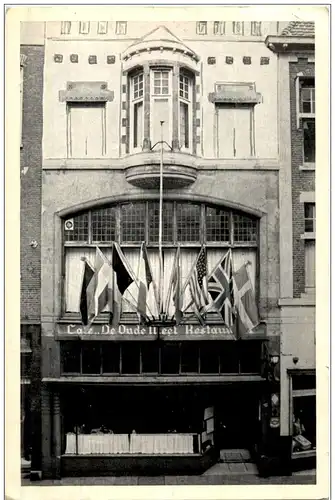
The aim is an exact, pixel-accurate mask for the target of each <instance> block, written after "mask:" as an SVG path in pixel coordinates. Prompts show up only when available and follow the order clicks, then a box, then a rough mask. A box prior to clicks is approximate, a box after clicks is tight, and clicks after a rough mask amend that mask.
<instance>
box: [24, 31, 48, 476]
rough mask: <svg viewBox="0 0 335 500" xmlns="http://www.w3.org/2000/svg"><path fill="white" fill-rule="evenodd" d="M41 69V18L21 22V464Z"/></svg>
mask: <svg viewBox="0 0 335 500" xmlns="http://www.w3.org/2000/svg"><path fill="white" fill-rule="evenodd" d="M43 71H44V30H43V23H23V24H22V29H21V47H20V77H21V81H20V103H21V117H20V122H21V127H20V148H21V151H20V152H21V155H20V156H21V158H20V170H21V176H20V178H21V183H20V188H21V214H20V218H21V248H20V250H21V267H20V276H21V458H22V459H23V460H24V462H25V465H26V466H29V465H30V462H31V460H32V451H33V449H34V450H36V451H37V460H38V454H39V452H38V450H39V448H40V445H39V443H40V436H41V426H40V398H39V394H40V385H39V382H40V367H41V359H40V346H41V199H42V198H41V197H42V129H43ZM33 443H34V446H33ZM35 459H36V457H34V459H33V460H32V461H33V462H34V461H35ZM38 467H39V468H40V465H39V466H38Z"/></svg>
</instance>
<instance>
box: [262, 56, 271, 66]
mask: <svg viewBox="0 0 335 500" xmlns="http://www.w3.org/2000/svg"><path fill="white" fill-rule="evenodd" d="M269 63H270V58H269V57H261V66H263V65H265V64H269Z"/></svg>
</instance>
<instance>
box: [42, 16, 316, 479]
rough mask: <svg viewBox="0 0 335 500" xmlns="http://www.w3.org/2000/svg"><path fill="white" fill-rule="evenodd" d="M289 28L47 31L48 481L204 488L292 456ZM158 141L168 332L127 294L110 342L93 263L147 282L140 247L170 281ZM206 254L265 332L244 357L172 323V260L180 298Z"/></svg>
mask: <svg viewBox="0 0 335 500" xmlns="http://www.w3.org/2000/svg"><path fill="white" fill-rule="evenodd" d="M286 24H287V23H286ZM281 30H282V27H281V23H277V22H265V23H263V22H262V23H260V22H223V21H214V22H205V21H199V22H197V23H193V22H185V23H173V22H167V23H164V24H162V23H149V22H146V23H140V22H125V21H117V22H109V21H101V22H70V21H68V22H59V23H57V22H53V23H51V22H50V23H46V27H45V63H44V79H43V144H42V146H43V158H42V171H41V172H40V174H41V182H42V200H41V210H40V214H41V262H42V265H41V352H42V360H41V391H40V401H41V433H40V435H41V442H42V444H41V448H40V457H41V460H40V464H39V466H38V465H36V467H35V468H34V470H35V471H36V472H37V473H38V475H42V476H43V477H46V478H47V477H59V476H62V475H92V474H93V475H94V474H97V473H99V474H112V473H121V470H123V471H124V472H125V473H127V472H128V473H129V471H130V470H131V471H132V473H134V471H139V472H141V473H148V472H149V471H151V472H152V471H153V470H155V471H157V469H160V470H161V469H164V470H165V471H166V470H168V469H170V470H174V471H179V472H180V471H184V472H185V471H193V473H196V472H197V471H202V470H204V469H206V468H208V467H209V466H210V464H212V463H213V462H215V461H217V460H218V459H219V457H220V452H221V450H222V449H225V448H249V449H251V450H257V456H258V457H259V458H261V460H260V463H265V462H270V461H272V462H273V459H275V461H276V460H277V462H276V463H278V464H279V463H280V461H282V462H283V461H284V462H286V463H287V457H288V455H289V456H290V458H291V448H290V447H289V445H288V441H289V438H290V431H289V430H285V426H284V424H283V423H282V417H283V415H284V414H285V412H286V413H288V412H289V408H288V403H287V398H288V397H287V394H288V392H286V390H285V389H283V387H281V385H280V384H281V379H283V380H284V384H285V387H286V386H287V380H288V377H290V376H291V375H290V373H291V372H290V371H289V370H290V367H289V366H288V364H287V361H286V358H285V354H286V353H287V352H288V351H287V350H285V349H288V347H285V346H286V345H287V344H285V342H286V341H285V342H284V341H283V336H284V334H285V335H286V333H287V335H288V338H289V336H290V332H285V333H283V332H284V330H285V328H286V329H287V328H288V326H287V323H284V321H283V320H284V318H287V317H288V316H289V314H290V313H289V312H287V311H291V314H292V307H293V306H292V305H291V302H292V303H293V302H294V300H296V298H297V296H296V295H293V281H294V280H295V277H293V275H292V276H291V275H290V273H291V274H292V273H293V271H292V270H293V261H294V260H293V258H292V259H291V260H292V266H291V268H290V267H289V265H288V264H289V263H287V261H285V262H284V260H283V259H284V258H288V259H289V257H283V255H284V253H285V250H286V249H285V248H283V246H282V245H283V235H282V231H284V232H285V231H288V230H287V213H291V216H290V217H292V213H293V212H294V210H293V209H292V203H293V201H292V199H293V198H291V192H292V193H293V192H294V193H295V195H296V191H294V190H293V184H294V182H296V181H293V177H294V175H296V176H297V169H298V171H299V166H298V167H296V166H295V167H294V168H295V170H294V168H293V160H292V169H291V157H290V155H289V154H288V152H287V151H288V150H287V149H285V148H283V147H282V146H281V141H282V140H283V134H284V135H285V134H286V136H285V138H286V139H287V140H288V141H289V142H290V141H291V137H290V134H289V133H288V132H287V130H288V129H287V127H286V128H285V126H284V120H285V119H286V120H287V119H288V122H287V123H291V119H290V117H291V115H290V112H291V111H290V110H289V111H287V107H288V102H286V101H285V106H284V107H283V108H282V109H281V105H280V104H281V103H282V102H284V100H285V96H286V97H288V96H289V92H290V91H291V90H290V86H289V82H290V81H291V80H290V78H292V81H293V79H294V77H293V76H292V77H291V76H289V75H291V73H290V72H294V71H295V69H297V68H298V66H297V68H296V67H295V66H288V63H287V75H288V76H287V79H286V80H285V81H284V80H283V79H282V77H281V72H282V68H281V65H284V63H283V62H282V59H281V57H279V56H278V55H277V53H276V52H275V51H274V50H273V48H272V47H271V46H270V45H269V44H267V43H265V42H266V40H268V37H269V36H270V35H271V36H272V35H275V36H278V34H279V33H281ZM290 64H291V63H290ZM297 64H299V62H298V63H297ZM289 68H290V69H289ZM298 71H303V70H302V69H299V68H298ZM292 75H293V73H292ZM278 81H279V82H281V83H279V85H278ZM286 84H287V85H288V86H287V87H286V86H285V85H286ZM285 110H286V111H287V114H286V115H285V116H283V115H282V114H283V113H284V112H285ZM292 113H293V111H292ZM162 122H163V123H162ZM292 127H293V125H292ZM55 130H56V131H57V132H56V133H55ZM292 137H293V128H292ZM298 138H299V139H300V140H301V138H300V136H299V137H298ZM298 138H297V140H298ZM161 141H163V153H162V154H163V158H164V161H163V165H164V167H163V180H164V186H163V187H164V190H163V257H164V262H163V265H164V284H163V297H164V299H166V302H167V307H166V311H165V312H166V320H165V321H161V322H160V323H157V324H155V325H154V326H151V327H143V326H142V325H139V324H138V318H137V315H136V314H135V313H134V311H133V309H132V308H131V307H130V303H131V300H130V299H131V298H132V294H133V293H135V291H134V290H132V289H131V287H129V290H128V291H127V292H126V293H125V299H126V300H125V301H124V304H123V311H122V316H121V323H120V326H119V327H118V328H116V329H111V327H110V326H109V325H108V311H107V310H106V312H104V313H102V314H101V315H100V317H99V318H98V319H97V320H96V321H95V322H94V324H93V326H92V328H91V330H90V332H89V333H88V334H85V332H84V330H83V326H82V324H81V317H80V313H79V310H80V294H81V287H82V279H83V270H84V261H83V259H84V258H85V259H86V260H87V261H89V262H90V263H91V264H92V265H93V266H94V258H95V257H94V256H95V249H96V247H97V246H98V247H99V248H100V250H101V251H103V253H104V254H105V255H106V257H107V258H109V257H110V256H111V249H112V245H113V242H117V243H119V244H120V245H121V247H122V250H123V252H124V254H125V256H126V258H127V259H128V261H129V263H130V265H131V267H132V268H133V269H134V270H135V271H136V269H137V263H138V258H139V252H140V246H141V243H142V242H143V241H144V242H145V243H146V245H147V248H148V255H149V259H150V262H151V266H152V270H153V275H154V278H155V279H156V281H157V280H158V269H159V253H158V232H159V210H158V209H159V168H160V161H161V151H160V150H161ZM292 145H293V140H292ZM292 147H293V146H292ZM285 155H286V156H285ZM295 161H298V160H297V158H296V159H295ZM291 171H292V182H291V183H290V184H289V186H292V191H290V189H291V188H290V187H289V186H288V185H287V184H286V183H285V179H287V176H288V175H290V172H291ZM293 171H294V172H295V174H294V175H293ZM305 173H306V175H309V174H310V172H304V171H302V172H301V174H302V175H303V174H305ZM297 189H298V187H295V190H297ZM283 190H284V194H283V192H282V191H283ZM288 193H289V194H288ZM292 196H293V194H292ZM285 197H286V198H285ZM285 200H286V201H285ZM288 200H289V203H288ZM286 202H287V203H286ZM294 203H297V202H296V201H294ZM290 207H291V209H290ZM289 210H291V212H289ZM282 211H286V212H285V213H286V215H285V217H283V215H282ZM287 211H288V212H287ZM290 220H291V219H290ZM293 227H295V228H298V219H297V220H296V219H292V228H293ZM283 228H284V229H283ZM295 230H296V229H294V230H293V229H291V230H289V231H291V233H292V231H293V233H294V231H295ZM293 233H292V234H293ZM292 234H291V240H289V239H288V240H284V241H287V244H290V241H291V242H293V236H292ZM294 234H295V233H294ZM36 241H38V238H37V239H36ZM202 246H205V247H206V250H207V258H208V269H209V270H211V269H212V268H213V267H214V266H215V264H216V263H217V262H218V260H219V259H221V258H222V257H223V256H224V255H225V253H226V252H227V250H228V249H231V252H232V261H233V268H234V270H235V271H236V270H237V269H238V268H239V267H240V266H241V265H243V264H244V263H245V262H246V261H248V262H249V275H250V279H251V282H252V285H253V289H254V292H255V296H256V300H257V304H258V308H259V314H260V318H261V321H260V324H259V325H258V327H256V328H255V329H254V330H253V332H252V333H250V334H248V335H245V336H244V337H241V338H240V339H239V340H238V341H236V340H234V339H232V337H231V335H230V334H229V332H228V330H227V328H226V327H225V325H224V324H223V322H222V318H221V319H220V318H219V317H217V316H216V315H208V316H206V324H205V325H202V326H201V325H199V323H198V322H197V321H196V320H195V319H194V315H193V314H190V315H189V316H188V315H186V316H185V318H186V319H185V322H184V324H183V325H180V326H176V325H175V324H174V322H173V308H172V307H171V305H170V303H169V302H168V300H167V299H168V296H169V283H170V280H171V273H172V269H173V259H174V255H175V252H176V248H177V247H179V248H180V255H181V275H182V281H183V282H185V280H186V279H187V277H188V276H189V273H190V271H191V269H192V265H193V263H194V261H195V259H196V257H197V255H198V254H199V251H200V249H201V247H202ZM291 253H293V252H291ZM288 254H289V252H288ZM297 256H298V255H297ZM294 262H296V264H297V266H298V265H300V259H299V258H298V259H296V260H295V261H294ZM295 272H297V273H298V272H299V270H298V267H296V271H295ZM288 276H289V278H288V283H292V293H291V295H290V293H289V292H287V293H288V295H287V294H286V290H285V286H286V287H287V281H285V280H286V278H287V277H288ZM290 276H291V277H290ZM285 283H286V284H285ZM299 286H300V285H296V288H295V292H294V293H296V294H297V293H300V288H299ZM283 287H284V289H283ZM127 294H128V295H127ZM127 298H128V299H129V300H127ZM287 299H292V300H291V302H290V305H289V306H287V307H288V309H287V310H285V307H286V306H285V300H287ZM188 300H189V297H188V296H187V295H186V296H185V297H184V301H185V302H184V303H187V302H188ZM297 300H303V299H297ZM283 301H284V302H283ZM148 305H149V309H150V312H151V313H152V315H154V307H155V305H154V302H153V301H152V302H150V300H149V304H148ZM290 308H291V309H290ZM305 310H306V309H304V311H305ZM293 311H294V314H296V312H295V311H296V309H293ZM280 339H281V342H280ZM283 358H284V362H283V361H282V360H283ZM287 360H288V358H287ZM279 372H280V373H279ZM285 398H286V399H285ZM285 400H286V403H285ZM279 402H280V403H279ZM279 404H280V412H279V407H278V405H279ZM285 405H286V406H285ZM281 436H282V437H283V438H284V440H283V441H282V440H281ZM286 437H287V438H286ZM282 442H284V443H285V445H284V446H282V444H281V443H282ZM290 446H291V445H290ZM270 459H271V460H270ZM97 471H98V472H97Z"/></svg>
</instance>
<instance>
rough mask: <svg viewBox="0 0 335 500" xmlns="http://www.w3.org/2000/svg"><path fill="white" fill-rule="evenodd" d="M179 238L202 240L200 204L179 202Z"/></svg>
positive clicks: (188, 240)
mask: <svg viewBox="0 0 335 500" xmlns="http://www.w3.org/2000/svg"><path fill="white" fill-rule="evenodd" d="M177 238H178V241H180V242H188V243H193V242H194V243H195V242H198V241H200V206H199V205H194V204H191V203H178V204H177Z"/></svg>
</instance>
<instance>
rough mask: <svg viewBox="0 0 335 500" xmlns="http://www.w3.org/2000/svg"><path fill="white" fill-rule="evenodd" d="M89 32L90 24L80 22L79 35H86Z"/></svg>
mask: <svg viewBox="0 0 335 500" xmlns="http://www.w3.org/2000/svg"><path fill="white" fill-rule="evenodd" d="M89 32H90V22H89V21H80V23H79V33H80V34H81V35H88V34H89Z"/></svg>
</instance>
